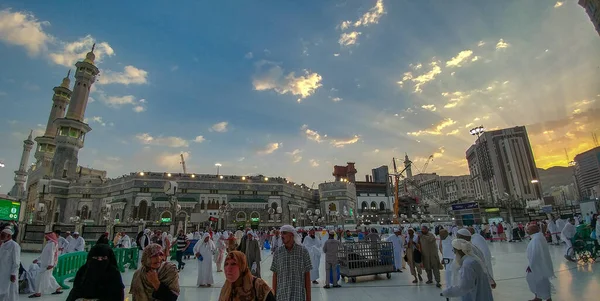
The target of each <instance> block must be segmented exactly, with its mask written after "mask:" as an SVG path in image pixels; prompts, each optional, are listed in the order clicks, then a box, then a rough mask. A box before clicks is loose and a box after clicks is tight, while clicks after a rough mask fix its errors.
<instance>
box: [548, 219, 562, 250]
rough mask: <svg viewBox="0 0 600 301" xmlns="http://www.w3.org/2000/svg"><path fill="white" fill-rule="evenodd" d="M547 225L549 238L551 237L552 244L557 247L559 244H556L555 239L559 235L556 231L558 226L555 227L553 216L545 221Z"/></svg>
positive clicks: (556, 240)
mask: <svg viewBox="0 0 600 301" xmlns="http://www.w3.org/2000/svg"><path fill="white" fill-rule="evenodd" d="M547 224H548V232H550V236H551V237H552V244H553V245H559V244H560V243H559V242H558V239H556V237H557V234H558V233H560V231H558V226H557V225H556V222H555V221H554V216H551V217H550V218H549V219H548V220H547ZM561 230H562V229H561Z"/></svg>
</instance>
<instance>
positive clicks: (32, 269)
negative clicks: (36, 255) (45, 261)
mask: <svg viewBox="0 0 600 301" xmlns="http://www.w3.org/2000/svg"><path fill="white" fill-rule="evenodd" d="M38 261H39V259H38ZM39 273H40V264H39V262H38V263H32V264H31V265H30V266H29V269H27V271H25V272H24V273H23V274H22V275H21V279H19V280H27V288H26V289H25V290H24V293H25V294H33V293H35V279H36V278H37V275H38V274H39Z"/></svg>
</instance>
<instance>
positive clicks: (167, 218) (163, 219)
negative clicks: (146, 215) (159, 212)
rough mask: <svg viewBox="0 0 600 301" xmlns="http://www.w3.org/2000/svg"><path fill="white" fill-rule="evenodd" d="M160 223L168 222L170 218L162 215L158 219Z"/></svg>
mask: <svg viewBox="0 0 600 301" xmlns="http://www.w3.org/2000/svg"><path fill="white" fill-rule="evenodd" d="M160 222H161V223H170V222H171V218H170V217H163V218H161V219H160Z"/></svg>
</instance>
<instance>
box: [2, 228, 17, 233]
mask: <svg viewBox="0 0 600 301" xmlns="http://www.w3.org/2000/svg"><path fill="white" fill-rule="evenodd" d="M2 233H6V234H8V235H13V234H14V233H13V231H12V230H11V229H10V228H8V227H6V228H4V229H3V230H2Z"/></svg>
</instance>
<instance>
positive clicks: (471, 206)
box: [452, 202, 479, 211]
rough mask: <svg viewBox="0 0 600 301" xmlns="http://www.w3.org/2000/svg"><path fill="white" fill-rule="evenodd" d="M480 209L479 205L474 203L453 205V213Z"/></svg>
mask: <svg viewBox="0 0 600 301" xmlns="http://www.w3.org/2000/svg"><path fill="white" fill-rule="evenodd" d="M475 208H479V204H478V203H476V202H473V203H462V204H454V205H452V211H458V210H465V209H475Z"/></svg>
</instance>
